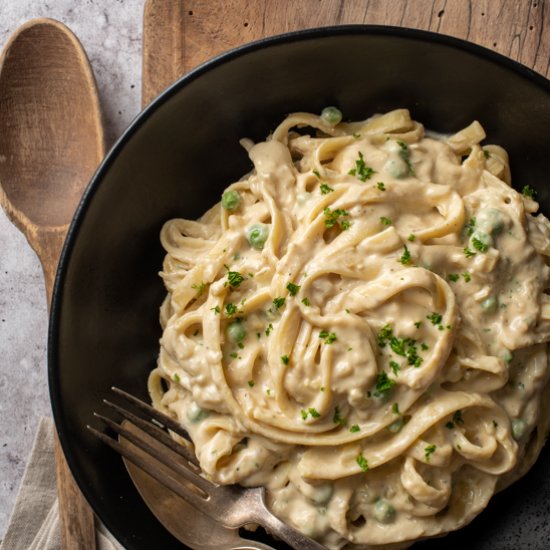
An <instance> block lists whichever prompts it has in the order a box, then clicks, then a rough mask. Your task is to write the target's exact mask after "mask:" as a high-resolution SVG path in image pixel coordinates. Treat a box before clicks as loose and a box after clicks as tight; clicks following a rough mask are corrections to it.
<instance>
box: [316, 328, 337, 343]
mask: <svg viewBox="0 0 550 550" xmlns="http://www.w3.org/2000/svg"><path fill="white" fill-rule="evenodd" d="M319 338H321V339H322V340H324V341H325V344H332V342H334V340H336V339H337V338H336V333H334V332H328V331H327V330H322V331H321V332H320V333H319Z"/></svg>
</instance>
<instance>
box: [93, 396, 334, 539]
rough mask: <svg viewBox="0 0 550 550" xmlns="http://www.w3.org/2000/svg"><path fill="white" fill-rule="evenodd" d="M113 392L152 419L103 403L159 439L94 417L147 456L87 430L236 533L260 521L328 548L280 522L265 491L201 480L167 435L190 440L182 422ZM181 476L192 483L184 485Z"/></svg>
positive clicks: (192, 460)
mask: <svg viewBox="0 0 550 550" xmlns="http://www.w3.org/2000/svg"><path fill="white" fill-rule="evenodd" d="M112 390H113V392H114V393H116V394H117V395H118V396H120V397H122V398H124V399H125V400H126V401H128V402H129V403H131V404H132V405H133V406H134V407H135V408H136V409H137V410H139V411H140V412H141V413H143V414H144V415H146V416H147V417H148V418H150V419H152V420H151V421H149V420H145V419H143V418H141V417H139V416H137V415H136V414H133V413H132V412H130V411H128V410H126V409H125V408H123V407H121V406H119V405H116V404H115V403H112V402H110V401H108V400H106V399H105V400H104V403H105V404H106V405H108V406H109V407H111V408H113V409H114V410H116V411H117V412H118V413H119V414H120V415H121V416H122V417H123V418H124V419H126V421H127V422H129V423H131V424H133V425H134V426H136V427H137V428H138V429H139V430H143V431H144V432H146V433H147V434H148V435H149V436H151V437H152V438H153V439H154V440H155V441H154V443H152V442H151V440H150V438H147V437H142V436H141V435H140V434H139V430H137V431H136V430H133V429H132V430H131V429H128V427H126V426H124V425H122V424H120V423H117V422H115V421H113V420H111V419H110V418H107V417H106V416H103V415H100V414H97V413H94V415H95V416H96V417H97V418H99V419H100V420H101V421H102V422H104V423H105V424H106V425H107V426H108V427H109V428H111V429H112V430H113V431H114V432H116V433H118V434H120V435H121V436H122V437H123V438H125V439H126V440H128V441H130V442H131V443H132V444H133V445H135V446H136V447H138V448H139V449H141V451H143V452H141V453H140V452H137V450H136V449H134V448H132V446H129V445H123V444H121V442H120V441H117V440H116V439H114V438H112V437H110V436H109V435H107V434H105V433H103V432H100V431H98V430H96V429H95V428H93V427H91V426H87V428H88V429H89V430H90V431H91V432H92V433H93V434H94V435H95V436H96V437H98V438H99V439H101V441H103V442H104V443H106V444H107V445H109V446H110V447H111V448H112V449H114V450H115V451H116V452H117V453H119V454H120V455H122V456H124V457H125V458H127V459H128V460H130V461H131V462H133V463H134V464H135V465H136V466H138V467H139V468H141V469H142V470H144V471H145V472H147V473H148V474H149V475H151V476H152V477H154V478H155V479H156V480H157V481H159V482H160V483H162V484H163V485H164V486H165V487H167V488H169V489H170V490H171V491H173V492H174V493H176V494H177V495H178V496H180V497H181V498H183V499H184V500H185V501H186V502H188V503H189V504H191V505H192V506H193V507H195V508H196V509H197V510H199V511H201V512H202V513H204V514H206V515H207V516H209V517H210V518H212V519H213V520H215V521H217V522H219V523H221V524H222V525H224V526H225V527H227V528H230V529H237V528H239V527H242V526H244V525H247V524H251V523H256V524H259V525H261V526H262V527H264V528H265V529H266V530H267V531H268V532H270V533H271V534H273V535H275V536H276V537H279V538H280V539H282V540H284V541H285V542H286V543H287V544H289V545H290V546H292V547H293V548H295V549H300V550H323V549H324V546H322V545H321V544H319V543H318V542H316V541H314V540H313V539H311V538H309V537H307V536H306V535H304V534H302V533H300V532H299V531H297V530H296V529H293V528H292V527H290V526H289V525H287V524H286V523H284V522H282V521H281V520H280V519H278V518H277V517H275V516H274V515H273V514H272V513H271V512H270V511H269V510H268V509H267V507H266V505H265V498H264V497H265V490H264V488H263V487H254V488H245V487H241V486H240V485H225V486H222V485H216V484H214V483H213V482H211V481H209V480H208V479H206V478H205V477H203V476H202V475H201V470H200V467H199V465H198V461H197V459H196V457H195V455H194V453H193V452H192V451H190V450H189V449H188V448H187V447H184V446H183V445H181V444H179V443H178V442H176V441H175V440H174V439H172V437H170V435H169V434H168V433H167V432H166V431H165V429H169V430H171V431H173V432H175V433H176V434H178V435H179V436H181V437H182V438H184V439H186V440H188V441H189V440H190V438H189V434H188V433H187V432H186V431H185V430H184V429H183V428H182V426H181V425H180V424H178V423H177V422H176V421H175V420H173V419H172V418H170V417H169V416H167V415H165V414H163V413H161V412H160V411H158V410H156V409H154V408H153V407H151V406H150V405H148V404H147V403H144V402H143V401H141V400H140V399H138V398H137V397H134V396H133V395H130V394H129V393H127V392H125V391H123V390H121V389H119V388H115V387H113V388H112ZM174 453H176V454H174ZM182 459H183V460H182ZM156 461H158V462H161V463H162V464H163V465H164V466H166V467H167V468H164V467H162V468H159V467H158V462H156ZM155 463H156V464H155ZM182 478H183V479H184V480H186V481H187V482H188V484H185V483H184V482H182ZM250 542H252V541H250ZM260 546H261V545H260ZM262 547H263V548H267V547H265V546H262Z"/></svg>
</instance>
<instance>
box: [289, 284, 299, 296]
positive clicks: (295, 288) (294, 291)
mask: <svg viewBox="0 0 550 550" xmlns="http://www.w3.org/2000/svg"><path fill="white" fill-rule="evenodd" d="M286 289H287V290H288V292H290V295H291V296H296V294H298V292H300V285H295V284H294V283H288V284H287V285H286Z"/></svg>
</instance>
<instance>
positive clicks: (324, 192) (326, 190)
mask: <svg viewBox="0 0 550 550" xmlns="http://www.w3.org/2000/svg"><path fill="white" fill-rule="evenodd" d="M319 190H320V191H321V195H328V194H329V193H331V192H332V191H334V189H333V188H332V187H330V186H329V185H328V184H326V183H322V184H321V186H320V187H319Z"/></svg>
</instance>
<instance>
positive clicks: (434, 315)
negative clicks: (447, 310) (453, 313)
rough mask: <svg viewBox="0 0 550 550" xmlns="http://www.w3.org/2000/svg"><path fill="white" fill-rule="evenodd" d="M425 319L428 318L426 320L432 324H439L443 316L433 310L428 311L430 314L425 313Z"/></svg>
mask: <svg viewBox="0 0 550 550" xmlns="http://www.w3.org/2000/svg"><path fill="white" fill-rule="evenodd" d="M426 319H428V321H431V322H432V325H440V324H441V320H442V319H443V317H442V316H441V314H440V313H436V312H433V313H430V315H426Z"/></svg>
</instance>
